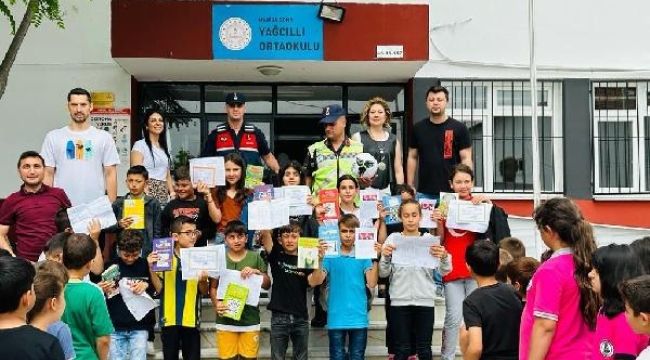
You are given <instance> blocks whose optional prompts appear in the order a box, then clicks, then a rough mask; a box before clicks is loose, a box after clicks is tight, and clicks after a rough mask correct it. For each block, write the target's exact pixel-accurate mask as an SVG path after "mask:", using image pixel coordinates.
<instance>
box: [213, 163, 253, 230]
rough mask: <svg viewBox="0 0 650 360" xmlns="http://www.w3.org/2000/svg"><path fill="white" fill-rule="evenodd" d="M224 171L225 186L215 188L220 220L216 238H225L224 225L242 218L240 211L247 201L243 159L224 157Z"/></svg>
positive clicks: (247, 194) (247, 193)
mask: <svg viewBox="0 0 650 360" xmlns="http://www.w3.org/2000/svg"><path fill="white" fill-rule="evenodd" d="M223 160H224V167H225V170H226V186H219V187H217V198H216V201H217V207H218V208H219V209H220V210H221V219H220V220H219V221H216V223H217V234H218V235H217V236H219V237H222V236H225V234H224V232H225V229H226V225H227V224H228V223H229V222H231V221H233V220H239V219H241V217H242V210H243V208H244V206H245V205H246V203H247V201H248V196H249V195H250V194H249V192H248V191H247V190H246V187H245V182H246V177H245V176H244V171H245V170H246V166H245V164H244V159H242V157H241V156H240V155H238V154H236V153H232V154H228V155H226V156H225V157H224V159H223Z"/></svg>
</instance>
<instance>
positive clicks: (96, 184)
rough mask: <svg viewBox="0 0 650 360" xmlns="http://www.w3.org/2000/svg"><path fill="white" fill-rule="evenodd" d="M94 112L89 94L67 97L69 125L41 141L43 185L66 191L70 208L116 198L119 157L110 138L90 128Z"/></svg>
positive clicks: (79, 91)
mask: <svg viewBox="0 0 650 360" xmlns="http://www.w3.org/2000/svg"><path fill="white" fill-rule="evenodd" d="M92 109H93V104H92V100H91V98H90V93H89V92H88V90H85V89H81V88H75V89H72V90H70V92H69V93H68V111H69V112H70V119H71V120H70V123H69V124H68V125H67V126H65V127H62V128H60V129H56V130H52V131H50V132H49V133H48V134H47V135H46V136H45V140H44V141H43V147H42V149H41V156H43V158H44V159H45V166H46V168H45V180H44V182H45V184H47V185H49V186H55V187H58V188H62V189H64V190H65V192H66V194H68V197H69V198H70V201H71V202H72V205H73V206H76V205H80V204H85V203H88V202H90V201H92V200H94V199H96V198H98V197H100V196H102V195H104V194H107V195H108V198H109V199H110V201H111V202H113V201H115V199H116V197H117V165H118V164H119V163H120V157H119V155H118V153H117V149H116V147H115V141H114V140H113V137H112V136H111V135H110V134H109V133H108V132H106V131H104V130H100V129H97V128H95V127H94V126H91V124H90V112H91V111H92Z"/></svg>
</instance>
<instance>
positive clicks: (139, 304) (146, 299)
mask: <svg viewBox="0 0 650 360" xmlns="http://www.w3.org/2000/svg"><path fill="white" fill-rule="evenodd" d="M130 282H131V280H130V279H127V278H122V279H121V280H120V281H119V283H118V286H119V287H120V294H121V295H122V300H124V304H125V305H126V308H127V309H129V312H130V313H131V315H133V317H134V318H135V319H136V320H137V321H140V320H142V318H144V317H145V316H146V315H147V314H148V313H149V312H150V311H151V310H153V309H154V308H155V307H156V306H158V303H157V302H156V300H154V299H152V298H151V296H149V294H147V293H146V292H143V293H142V294H140V295H136V294H135V293H134V292H133V291H131V284H130Z"/></svg>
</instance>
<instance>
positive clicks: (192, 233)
mask: <svg viewBox="0 0 650 360" xmlns="http://www.w3.org/2000/svg"><path fill="white" fill-rule="evenodd" d="M176 234H179V235H180V234H185V235H187V236H189V237H199V236H201V231H199V230H188V231H180V232H177V233H176Z"/></svg>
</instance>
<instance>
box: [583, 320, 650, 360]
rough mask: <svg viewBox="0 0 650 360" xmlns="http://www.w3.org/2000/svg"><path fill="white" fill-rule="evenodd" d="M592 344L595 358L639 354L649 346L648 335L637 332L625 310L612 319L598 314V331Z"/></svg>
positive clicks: (598, 359) (594, 359)
mask: <svg viewBox="0 0 650 360" xmlns="http://www.w3.org/2000/svg"><path fill="white" fill-rule="evenodd" d="M591 346H592V348H593V354H594V356H593V357H592V359H593V360H600V359H603V360H607V359H611V358H613V357H614V355H615V354H629V355H634V356H637V355H639V354H640V353H641V351H643V349H645V348H646V346H648V336H647V335H637V334H635V333H634V331H632V328H631V327H630V325H629V324H628V323H627V319H626V318H625V313H624V312H622V313H620V314H618V315H616V316H614V317H613V318H611V319H609V318H607V316H605V315H603V314H598V322H597V323H596V332H595V333H594V341H593V342H592V345H591Z"/></svg>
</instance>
